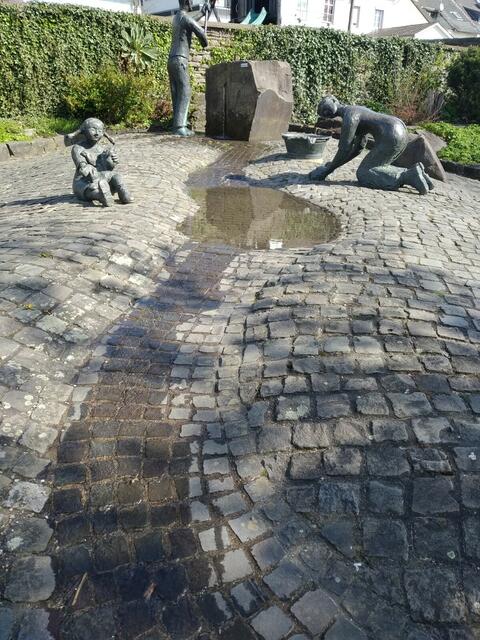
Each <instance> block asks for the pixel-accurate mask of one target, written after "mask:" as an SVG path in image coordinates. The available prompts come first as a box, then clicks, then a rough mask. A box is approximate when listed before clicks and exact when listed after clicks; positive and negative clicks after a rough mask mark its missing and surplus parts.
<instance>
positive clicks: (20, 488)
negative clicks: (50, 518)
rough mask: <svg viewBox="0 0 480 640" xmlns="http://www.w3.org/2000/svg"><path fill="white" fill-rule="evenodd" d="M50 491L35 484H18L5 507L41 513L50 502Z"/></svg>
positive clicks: (12, 490) (6, 501)
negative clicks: (48, 501)
mask: <svg viewBox="0 0 480 640" xmlns="http://www.w3.org/2000/svg"><path fill="white" fill-rule="evenodd" d="M49 493H50V490H49V489H48V488H47V487H44V486H41V485H37V484H33V482H17V483H16V484H15V485H13V487H12V488H11V489H10V492H9V494H8V498H7V500H5V502H4V505H5V506H6V507H9V508H10V507H13V508H14V509H26V510H27V511H33V512H34V513H40V511H41V510H42V509H43V507H44V506H45V503H46V502H47V500H48V496H49Z"/></svg>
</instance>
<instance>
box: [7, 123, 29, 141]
mask: <svg viewBox="0 0 480 640" xmlns="http://www.w3.org/2000/svg"><path fill="white" fill-rule="evenodd" d="M30 138H31V136H28V135H27V134H26V133H25V127H24V126H23V125H22V124H21V123H20V122H17V121H15V120H4V119H1V120H0V142H10V141H11V140H30Z"/></svg>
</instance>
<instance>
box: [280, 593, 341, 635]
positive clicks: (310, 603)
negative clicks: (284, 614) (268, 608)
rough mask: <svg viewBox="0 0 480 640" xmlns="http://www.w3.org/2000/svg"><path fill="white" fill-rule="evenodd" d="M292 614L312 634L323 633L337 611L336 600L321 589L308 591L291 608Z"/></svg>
mask: <svg viewBox="0 0 480 640" xmlns="http://www.w3.org/2000/svg"><path fill="white" fill-rule="evenodd" d="M291 612H292V613H293V615H294V616H295V617H296V618H297V619H298V620H299V621H300V622H301V623H302V624H303V625H305V627H307V629H308V630H309V631H310V633H312V634H313V635H318V634H321V633H324V632H325V631H326V629H327V628H328V627H329V626H330V624H331V622H332V620H333V619H334V617H335V616H336V615H337V614H338V613H339V608H338V605H337V604H336V602H335V601H334V600H333V599H332V598H331V597H330V596H329V595H328V594H327V593H326V592H325V591H323V590H322V589H317V590H316V591H309V592H308V593H306V594H305V595H304V596H302V597H301V598H300V600H298V601H297V602H296V603H295V604H294V605H293V607H292V608H291Z"/></svg>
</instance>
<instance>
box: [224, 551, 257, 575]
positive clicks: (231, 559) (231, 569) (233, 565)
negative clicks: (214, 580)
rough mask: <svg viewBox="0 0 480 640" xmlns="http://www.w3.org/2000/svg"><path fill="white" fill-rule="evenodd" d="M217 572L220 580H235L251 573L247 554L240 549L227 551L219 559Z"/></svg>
mask: <svg viewBox="0 0 480 640" xmlns="http://www.w3.org/2000/svg"><path fill="white" fill-rule="evenodd" d="M219 573H220V577H221V579H222V582H235V581H236V580H240V579H241V578H245V577H246V576H248V575H250V574H251V573H252V567H251V566H250V563H249V561H248V558H247V555H246V554H245V552H244V551H242V550H241V549H237V550H235V551H228V552H227V553H226V554H225V555H224V556H223V559H222V560H220V561H219Z"/></svg>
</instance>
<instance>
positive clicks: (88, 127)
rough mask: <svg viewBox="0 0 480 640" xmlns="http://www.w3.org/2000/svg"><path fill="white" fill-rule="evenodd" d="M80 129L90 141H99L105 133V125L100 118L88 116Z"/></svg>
mask: <svg viewBox="0 0 480 640" xmlns="http://www.w3.org/2000/svg"><path fill="white" fill-rule="evenodd" d="M80 131H81V132H82V133H83V135H84V136H85V138H86V139H87V140H88V141H90V142H99V140H101V139H102V138H103V135H104V133H105V125H104V124H103V122H102V121H101V120H99V119H98V118H87V119H86V120H84V121H83V122H82V124H81V126H80Z"/></svg>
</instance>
